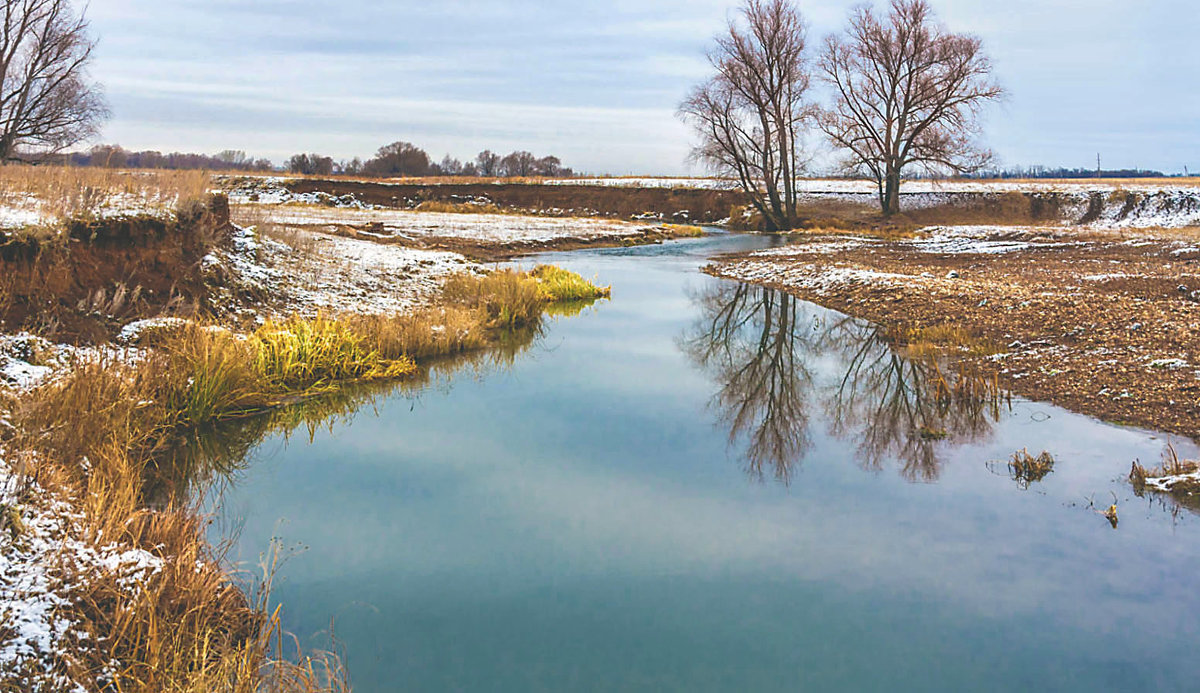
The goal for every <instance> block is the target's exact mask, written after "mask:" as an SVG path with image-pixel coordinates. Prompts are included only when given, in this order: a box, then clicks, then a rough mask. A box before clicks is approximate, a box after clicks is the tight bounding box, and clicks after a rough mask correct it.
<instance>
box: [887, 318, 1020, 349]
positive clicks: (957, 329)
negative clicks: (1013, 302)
mask: <svg viewBox="0 0 1200 693" xmlns="http://www.w3.org/2000/svg"><path fill="white" fill-rule="evenodd" d="M889 338H890V340H891V341H892V343H893V344H895V345H897V346H900V347H902V348H903V349H904V351H905V353H906V354H907V355H909V356H911V357H913V358H926V357H930V356H934V357H938V356H947V355H956V354H957V355H967V356H991V355H992V354H996V353H999V352H1000V349H999V348H998V347H997V346H996V345H995V344H994V343H993V342H991V341H990V340H988V339H986V338H984V337H983V336H981V334H980V330H979V329H978V328H966V327H963V326H962V325H959V324H954V323H942V324H940V325H931V326H928V327H904V328H897V329H893V330H892V331H891V332H890V334H889Z"/></svg>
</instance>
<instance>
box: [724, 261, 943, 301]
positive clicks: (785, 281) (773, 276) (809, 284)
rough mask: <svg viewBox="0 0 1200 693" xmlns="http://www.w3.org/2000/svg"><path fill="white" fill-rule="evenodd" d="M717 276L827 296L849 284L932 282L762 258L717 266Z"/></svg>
mask: <svg viewBox="0 0 1200 693" xmlns="http://www.w3.org/2000/svg"><path fill="white" fill-rule="evenodd" d="M720 275H721V276H722V277H726V278H729V279H736V280H738V281H743V282H751V283H759V284H777V285H778V284H781V285H783V286H785V287H788V288H796V289H809V290H812V291H816V292H817V293H826V292H828V291H830V290H832V289H835V288H837V287H839V286H844V285H849V284H872V285H879V286H894V285H898V284H919V283H925V282H927V281H930V280H932V279H933V278H932V277H925V276H915V275H910V274H894V273H891V272H877V271H874V270H866V269H860V268H855V267H834V266H830V265H827V264H822V265H816V264H808V263H794V262H772V261H770V260H764V259H749V260H739V261H733V262H728V263H724V264H722V265H720Z"/></svg>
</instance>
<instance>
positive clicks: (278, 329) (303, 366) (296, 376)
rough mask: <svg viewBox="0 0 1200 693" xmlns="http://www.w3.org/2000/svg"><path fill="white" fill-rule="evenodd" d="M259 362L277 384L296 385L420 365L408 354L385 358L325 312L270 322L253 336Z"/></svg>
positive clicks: (394, 374)
mask: <svg viewBox="0 0 1200 693" xmlns="http://www.w3.org/2000/svg"><path fill="white" fill-rule="evenodd" d="M249 341H250V343H251V345H252V351H253V353H254V367H255V369H256V370H257V372H258V373H259V374H260V375H261V376H262V377H263V378H264V379H265V380H266V382H267V383H269V384H270V385H271V387H273V388H278V389H285V390H295V389H308V388H315V387H321V386H325V385H329V384H332V383H335V382H337V381H346V380H379V379H385V378H399V377H402V376H405V375H409V374H411V373H412V372H414V371H415V370H416V365H415V364H414V363H413V362H412V359H410V358H408V357H407V356H397V357H396V358H393V359H387V358H383V357H382V356H380V355H379V352H378V351H375V350H373V349H369V348H368V347H366V346H364V345H363V341H364V337H363V336H362V335H359V334H356V333H355V332H354V331H352V330H351V329H349V328H348V327H347V326H345V325H344V324H342V323H341V322H339V321H337V320H333V319H330V318H325V317H317V318H314V319H301V318H293V319H290V320H286V321H283V322H268V323H267V324H266V325H263V326H262V327H261V328H259V329H258V331H256V332H255V333H254V334H253V335H252V336H251V337H250V340H249Z"/></svg>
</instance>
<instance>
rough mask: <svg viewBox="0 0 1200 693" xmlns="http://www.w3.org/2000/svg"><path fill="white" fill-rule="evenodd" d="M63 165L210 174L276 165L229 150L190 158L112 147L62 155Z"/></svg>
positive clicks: (258, 169)
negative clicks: (187, 171) (158, 169)
mask: <svg viewBox="0 0 1200 693" xmlns="http://www.w3.org/2000/svg"><path fill="white" fill-rule="evenodd" d="M62 156H63V157H64V161H63V163H67V164H70V165H72V166H95V167H98V168H161V169H202V170H209V171H271V170H274V168H275V165H274V164H273V163H272V162H271V160H270V159H252V158H250V157H249V156H246V152H243V151H239V150H234V149H229V150H226V151H223V152H221V153H219V154H215V155H209V154H191V153H183V152H171V153H170V154H163V153H162V152H157V151H144V152H131V151H127V150H125V149H123V148H121V147H120V146H118V145H114V144H101V145H97V146H95V147H92V148H91V149H89V150H88V151H86V152H74V153H70V154H64V155H62Z"/></svg>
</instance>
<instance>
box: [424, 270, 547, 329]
mask: <svg viewBox="0 0 1200 693" xmlns="http://www.w3.org/2000/svg"><path fill="white" fill-rule="evenodd" d="M444 296H445V298H446V300H447V301H448V302H449V303H451V304H457V305H460V306H464V307H467V308H472V309H476V310H481V311H483V313H484V314H485V315H486V320H487V324H488V326H490V327H498V328H506V329H511V328H518V327H523V326H526V325H532V324H535V323H536V322H537V321H538V320H539V319H540V318H541V314H542V308H543V306H544V305H545V303H546V297H545V295H544V294H543V293H542V290H541V288H540V287H539V286H538V282H537V280H536V279H533V278H532V277H530V276H529V275H528V274H526V273H525V272H520V271H518V270H514V269H500V270H496V271H494V272H492V273H490V274H488V275H487V276H484V277H477V276H474V275H469V274H459V275H455V276H453V277H450V279H448V280H447V281H446V285H445V289H444Z"/></svg>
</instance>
